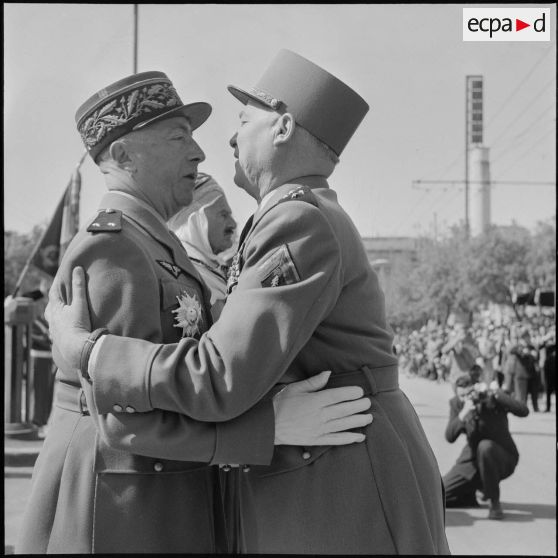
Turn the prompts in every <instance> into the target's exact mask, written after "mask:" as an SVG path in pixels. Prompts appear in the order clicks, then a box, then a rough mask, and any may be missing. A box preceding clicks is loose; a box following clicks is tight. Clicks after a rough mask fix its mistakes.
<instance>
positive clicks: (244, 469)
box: [242, 465, 250, 473]
mask: <svg viewBox="0 0 558 558" xmlns="http://www.w3.org/2000/svg"><path fill="white" fill-rule="evenodd" d="M248 471H250V465H244V467H242V472H243V473H247V472H248Z"/></svg>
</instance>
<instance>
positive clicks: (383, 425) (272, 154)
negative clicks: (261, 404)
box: [52, 50, 449, 554]
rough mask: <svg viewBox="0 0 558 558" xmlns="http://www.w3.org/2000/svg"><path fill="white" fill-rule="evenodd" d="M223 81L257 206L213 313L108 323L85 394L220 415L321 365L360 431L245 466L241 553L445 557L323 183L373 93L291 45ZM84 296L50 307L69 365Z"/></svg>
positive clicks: (416, 440)
mask: <svg viewBox="0 0 558 558" xmlns="http://www.w3.org/2000/svg"><path fill="white" fill-rule="evenodd" d="M229 91H230V92H231V93H232V94H233V95H234V96H235V97H236V98H238V99H239V100H240V101H241V102H242V103H243V104H244V107H242V110H241V112H240V126H239V129H238V132H237V133H236V134H235V135H234V136H233V138H232V140H231V146H232V147H233V149H234V155H235V160H236V161H235V182H236V183H237V184H238V185H239V186H242V187H244V188H245V189H247V190H248V191H252V192H254V193H255V195H256V197H257V198H258V199H259V200H260V203H259V206H258V209H257V210H256V212H255V214H254V216H253V218H252V219H251V221H250V222H249V225H248V226H247V227H246V228H245V230H244V231H243V234H242V235H241V246H240V249H239V253H238V255H237V257H236V261H235V264H234V265H233V273H232V274H231V277H230V282H229V290H230V294H229V296H228V299H227V303H226V304H225V306H224V309H223V312H222V314H221V317H220V319H219V321H218V322H217V323H216V324H214V325H213V326H212V327H211V328H210V329H209V330H208V331H207V332H206V333H204V334H203V335H202V336H201V337H200V340H199V341H196V340H193V339H183V340H181V341H180V342H179V343H177V344H173V345H162V344H157V343H149V342H146V341H139V340H135V339H129V338H123V337H120V336H117V335H112V334H110V335H103V336H102V337H101V338H100V339H99V340H97V341H96V342H95V346H94V349H93V352H92V355H91V362H89V364H88V365H87V366H86V363H84V362H82V365H81V368H82V374H84V371H85V372H86V374H84V378H83V380H82V381H83V382H84V383H87V382H92V388H91V389H92V392H91V396H92V397H93V398H94V401H92V404H94V405H95V407H96V408H97V410H98V412H100V413H105V412H107V411H109V410H110V409H111V408H112V405H113V404H114V394H115V393H118V394H119V399H118V402H119V404H120V405H123V406H126V405H133V406H134V407H135V408H136V409H137V410H139V411H148V410H151V409H154V408H160V409H171V410H176V411H179V412H184V413H187V414H188V415H190V416H192V417H195V418H197V419H200V420H226V419H230V418H232V417H235V416H238V415H239V414H241V413H243V412H244V411H245V410H246V409H247V408H249V407H250V405H252V404H253V403H254V402H256V401H258V400H260V399H261V398H262V397H265V395H266V393H268V391H269V390H272V389H274V387H275V386H277V385H285V384H287V385H288V384H289V383H290V382H293V381H295V380H299V379H302V378H306V377H308V376H309V375H311V374H313V373H314V372H316V371H318V370H321V369H324V367H325V366H324V365H325V363H328V364H329V367H331V368H332V370H333V373H332V376H331V378H330V382H329V384H328V385H351V384H354V383H358V385H360V386H362V387H363V389H365V391H366V393H367V394H368V395H369V397H370V399H371V410H372V413H373V415H374V422H373V423H372V424H371V425H370V426H367V427H366V428H365V429H364V432H365V433H366V436H367V438H366V441H365V443H364V444H353V445H350V446H344V447H332V446H330V445H329V446H327V445H326V446H323V447H320V448H315V449H310V448H306V449H305V448H302V449H301V448H297V447H294V446H292V445H281V446H278V447H277V448H276V449H275V452H274V457H273V461H272V463H271V466H269V467H258V466H256V467H252V468H251V469H250V471H249V472H247V473H246V474H245V475H242V476H241V477H240V493H241V497H240V500H239V507H240V523H239V526H238V528H239V539H240V542H241V550H243V551H245V552H249V553H324V554H325V553H334V554H397V553H399V554H447V553H448V552H449V550H448V545H447V541H446V537H445V532H444V503H443V495H442V494H443V489H442V481H441V476H440V473H439V470H438V466H437V463H436V459H435V457H434V454H433V452H432V450H431V448H430V446H429V443H428V441H427V438H426V436H425V434H424V432H423V430H422V427H421V425H420V422H419V420H418V417H417V415H416V413H415V411H414V409H413V407H412V406H411V404H410V403H409V401H408V399H407V398H406V396H405V395H404V394H403V392H401V391H400V389H399V387H398V371H397V359H396V357H395V356H394V354H393V352H392V333H391V330H390V329H389V327H388V325H387V323H386V319H385V309H384V296H383V293H382V292H381V290H380V286H379V283H378V278H377V276H376V275H375V273H374V272H373V271H372V269H371V268H370V265H369V263H368V260H367V257H366V253H365V250H364V247H363V245H362V241H361V239H360V236H359V234H358V231H357V230H356V228H355V226H354V225H353V223H352V221H351V220H350V218H349V217H348V215H347V214H346V213H345V212H344V210H343V209H342V208H341V206H340V205H339V204H338V201H337V195H336V193H335V192H334V191H333V190H332V189H330V188H329V185H328V182H327V179H328V177H329V176H330V175H331V173H332V172H333V170H334V168H335V166H336V164H337V162H338V157H339V156H340V155H341V153H342V151H343V149H344V148H345V146H346V145H347V143H348V141H349V139H350V138H351V136H352V135H353V133H354V132H355V131H356V129H357V127H358V125H359V124H360V122H361V121H362V119H363V118H364V116H365V114H366V112H367V111H368V105H367V104H366V102H365V101H364V100H363V99H362V98H361V97H360V96H359V95H358V94H357V93H355V92H354V91H353V90H352V89H351V88H349V87H348V86H347V85H345V84H344V83H343V82H341V81H340V80H339V79H337V78H336V77H334V76H333V75H331V74H330V73H328V72H326V71H325V70H323V69H322V68H320V67H319V66H316V65H315V64H313V63H312V62H310V61H308V60H306V59H305V58H303V57H301V56H299V55H297V54H295V53H293V52H291V51H287V50H283V51H280V52H279V54H278V55H277V57H276V58H275V59H274V60H273V62H272V63H271V65H270V67H269V68H268V70H267V71H266V72H265V73H264V75H263V77H262V78H261V79H260V81H259V82H258V84H257V85H256V86H255V87H252V88H247V89H246V88H239V87H233V86H230V87H229ZM80 299H81V296H80ZM78 303H79V301H77V303H76V304H75V305H72V306H60V303H59V302H58V301H56V300H55V299H53V300H52V305H53V314H52V318H56V321H58V322H59V323H60V324H62V323H64V322H65V321H67V323H70V324H71V326H72V327H71V328H70V329H68V328H67V327H66V328H64V329H63V330H64V335H61V333H62V330H59V331H58V332H56V329H57V328H56V327H54V330H55V332H54V334H55V335H56V337H60V341H61V347H62V348H63V352H64V355H65V356H66V357H67V358H68V359H70V362H72V363H73V364H74V365H76V366H77V364H78V362H77V361H79V354H80V353H81V350H82V347H83V346H84V344H86V339H87V337H88V335H89V333H88V331H87V330H88V328H87V327H84V326H87V308H86V307H85V306H84V305H83V304H78ZM111 333H112V332H111ZM56 337H55V338H56ZM116 362H122V363H123V369H124V370H125V373H124V374H118V375H117V374H116V373H115V371H114V366H115V363H116ZM109 393H110V394H109Z"/></svg>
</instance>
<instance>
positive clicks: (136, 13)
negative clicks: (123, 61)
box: [134, 4, 138, 74]
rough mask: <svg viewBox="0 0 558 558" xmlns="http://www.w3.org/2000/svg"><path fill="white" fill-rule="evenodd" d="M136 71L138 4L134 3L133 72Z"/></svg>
mask: <svg viewBox="0 0 558 558" xmlns="http://www.w3.org/2000/svg"><path fill="white" fill-rule="evenodd" d="M137 73H138V5H137V4H134V74H137Z"/></svg>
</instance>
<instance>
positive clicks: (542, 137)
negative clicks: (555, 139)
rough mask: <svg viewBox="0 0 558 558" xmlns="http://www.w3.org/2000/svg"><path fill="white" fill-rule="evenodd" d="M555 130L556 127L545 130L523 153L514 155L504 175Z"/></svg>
mask: <svg viewBox="0 0 558 558" xmlns="http://www.w3.org/2000/svg"><path fill="white" fill-rule="evenodd" d="M554 132H555V130H554V129H552V130H546V132H545V133H544V134H543V135H542V136H540V137H539V138H537V140H535V141H534V142H533V143H531V145H529V147H528V148H527V149H526V150H525V151H523V152H522V153H521V155H519V156H517V157H514V160H513V162H512V163H511V164H510V165H508V166H507V167H506V168H505V170H504V173H503V176H505V175H506V174H507V173H508V172H509V171H510V169H513V167H515V166H516V165H517V163H518V162H520V161H521V160H522V159H524V158H525V157H526V156H527V155H528V154H529V153H531V152H532V151H533V149H534V148H535V147H536V146H537V145H538V144H539V143H540V142H541V141H542V140H543V139H545V138H546V136H548V135H549V134H550V133H554Z"/></svg>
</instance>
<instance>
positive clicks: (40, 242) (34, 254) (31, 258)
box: [12, 149, 88, 297]
mask: <svg viewBox="0 0 558 558" xmlns="http://www.w3.org/2000/svg"><path fill="white" fill-rule="evenodd" d="M87 153H88V151H87V149H86V150H85V151H84V152H83V155H82V156H81V158H80V160H79V161H78V163H77V165H76V168H75V169H74V172H75V171H77V170H79V169H80V167H81V165H82V164H83V161H85V157H86V156H87ZM72 175H73V173H72ZM72 178H73V176H70V180H69V181H68V184H67V185H66V188H65V189H64V194H63V196H64V195H66V190H67V189H68V186H69V185H70V184H71V183H72ZM47 232H48V226H46V227H45V230H44V231H43V232H42V234H41V237H40V238H39V240H38V241H37V243H36V244H35V247H34V248H33V251H32V252H31V255H30V256H29V257H28V258H27V262H25V266H24V267H23V269H22V270H21V273H20V274H19V279H18V280H17V283H16V286H15V287H14V290H13V292H12V297H15V296H16V295H17V293H18V292H19V289H20V287H21V284H22V283H23V279H24V278H25V275H26V274H27V271H28V269H29V266H30V265H31V262H32V261H33V258H34V257H35V256H36V255H37V252H38V251H39V247H40V246H41V244H42V242H43V240H44V238H45V236H46V234H47Z"/></svg>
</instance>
